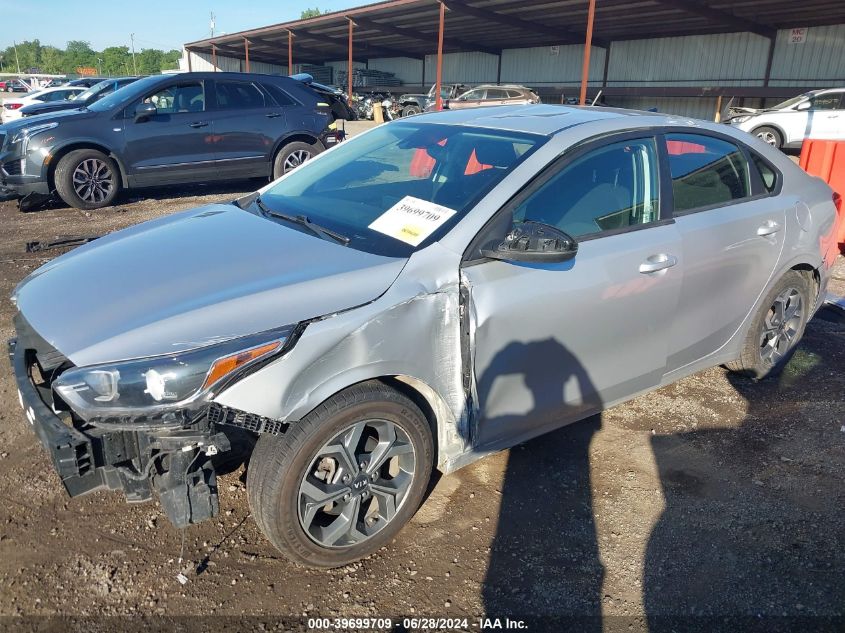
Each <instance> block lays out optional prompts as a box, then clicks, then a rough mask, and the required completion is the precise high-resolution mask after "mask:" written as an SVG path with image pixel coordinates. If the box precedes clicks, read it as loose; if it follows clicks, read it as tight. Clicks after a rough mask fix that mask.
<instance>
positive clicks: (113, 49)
mask: <svg viewBox="0 0 845 633" xmlns="http://www.w3.org/2000/svg"><path fill="white" fill-rule="evenodd" d="M100 58H101V59H102V60H103V64H102V66H103V73H105V74H106V75H108V76H109V77H111V76H114V75H122V74H123V73H124V72H125V69H126V66H127V65H129V66H131V65H132V55H131V53H130V52H129V47H128V46H109V47H108V48H104V49H103V52H102V53H100Z"/></svg>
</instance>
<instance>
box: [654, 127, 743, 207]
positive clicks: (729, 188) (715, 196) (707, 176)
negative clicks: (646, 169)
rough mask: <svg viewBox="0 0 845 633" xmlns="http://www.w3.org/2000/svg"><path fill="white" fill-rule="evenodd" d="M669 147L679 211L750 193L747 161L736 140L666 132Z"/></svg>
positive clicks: (725, 202)
mask: <svg viewBox="0 0 845 633" xmlns="http://www.w3.org/2000/svg"><path fill="white" fill-rule="evenodd" d="M666 149H667V151H668V154H669V171H670V172H671V174H672V193H673V197H674V199H675V212H676V213H682V212H684V211H690V210H692V209H698V208H701V207H709V206H712V205H718V204H727V203H730V202H734V201H736V200H742V199H743V198H747V197H749V196H750V195H751V186H750V182H749V178H748V163H747V162H746V160H745V155H744V154H743V153H742V151H741V150H740V149H739V148H738V147H737V146H736V145H734V144H733V143H729V142H727V141H723V140H721V139H717V138H713V137H710V136H702V135H699V134H667V135H666Z"/></svg>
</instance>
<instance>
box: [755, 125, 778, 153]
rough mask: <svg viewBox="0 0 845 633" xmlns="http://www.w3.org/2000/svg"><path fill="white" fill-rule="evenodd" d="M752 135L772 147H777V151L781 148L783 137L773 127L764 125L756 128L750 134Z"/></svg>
mask: <svg viewBox="0 0 845 633" xmlns="http://www.w3.org/2000/svg"><path fill="white" fill-rule="evenodd" d="M752 134H754V136H756V137H757V138H759V139H760V140H761V141H763V142H764V143H768V144H769V145H771V146H772V147H777V148H778V149H780V148H781V147H783V135H782V134H781V133H780V132H779V131H778V130H776V129H775V128H773V127H769V126H768V125H764V126H762V127H758V128H757V129H756V130H754V131H753V132H752Z"/></svg>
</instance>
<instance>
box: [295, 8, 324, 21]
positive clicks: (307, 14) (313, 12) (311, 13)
mask: <svg viewBox="0 0 845 633" xmlns="http://www.w3.org/2000/svg"><path fill="white" fill-rule="evenodd" d="M324 13H328V11H320V9H319V8H318V7H314V8H313V9H305V10H304V11H303V12H302V13H300V14H299V18H300V19H301V20H307V19H308V18H316V17H318V16H321V15H323V14H324Z"/></svg>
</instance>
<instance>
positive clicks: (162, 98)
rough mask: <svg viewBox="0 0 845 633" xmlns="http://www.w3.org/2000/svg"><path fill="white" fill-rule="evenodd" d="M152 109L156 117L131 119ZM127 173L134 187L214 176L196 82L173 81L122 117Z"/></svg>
mask: <svg viewBox="0 0 845 633" xmlns="http://www.w3.org/2000/svg"><path fill="white" fill-rule="evenodd" d="M142 102H146V103H152V104H154V105H155V106H156V114H155V115H153V116H151V117H149V118H147V119H145V120H141V121H136V120H135V116H134V113H135V107H136V106H137V105H138V104H140V103H142ZM124 139H125V151H124V156H125V160H126V166H127V170H128V171H129V176H130V179H131V181H132V183H133V184H134V185H136V186H143V185H154V184H167V183H177V182H195V181H202V180H210V179H212V178H214V177H215V176H217V175H218V174H217V172H216V169H215V164H214V159H215V155H214V151H215V143H214V128H213V126H212V122H211V119H210V117H209V112H208V111H207V110H206V89H205V85H204V82H203V81H202V80H198V79H189V80H181V81H180V80H179V79H174V80H173V81H172V82H168V83H166V84H164V85H159V87H157V88H154V89H151V90H150V92H149V93H147V94H146V95H144V97H143V98H141V99H139V100H138V101H136V102H135V103H133V104H132V105H130V106H128V107H127V108H126V111H125V118H124Z"/></svg>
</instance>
